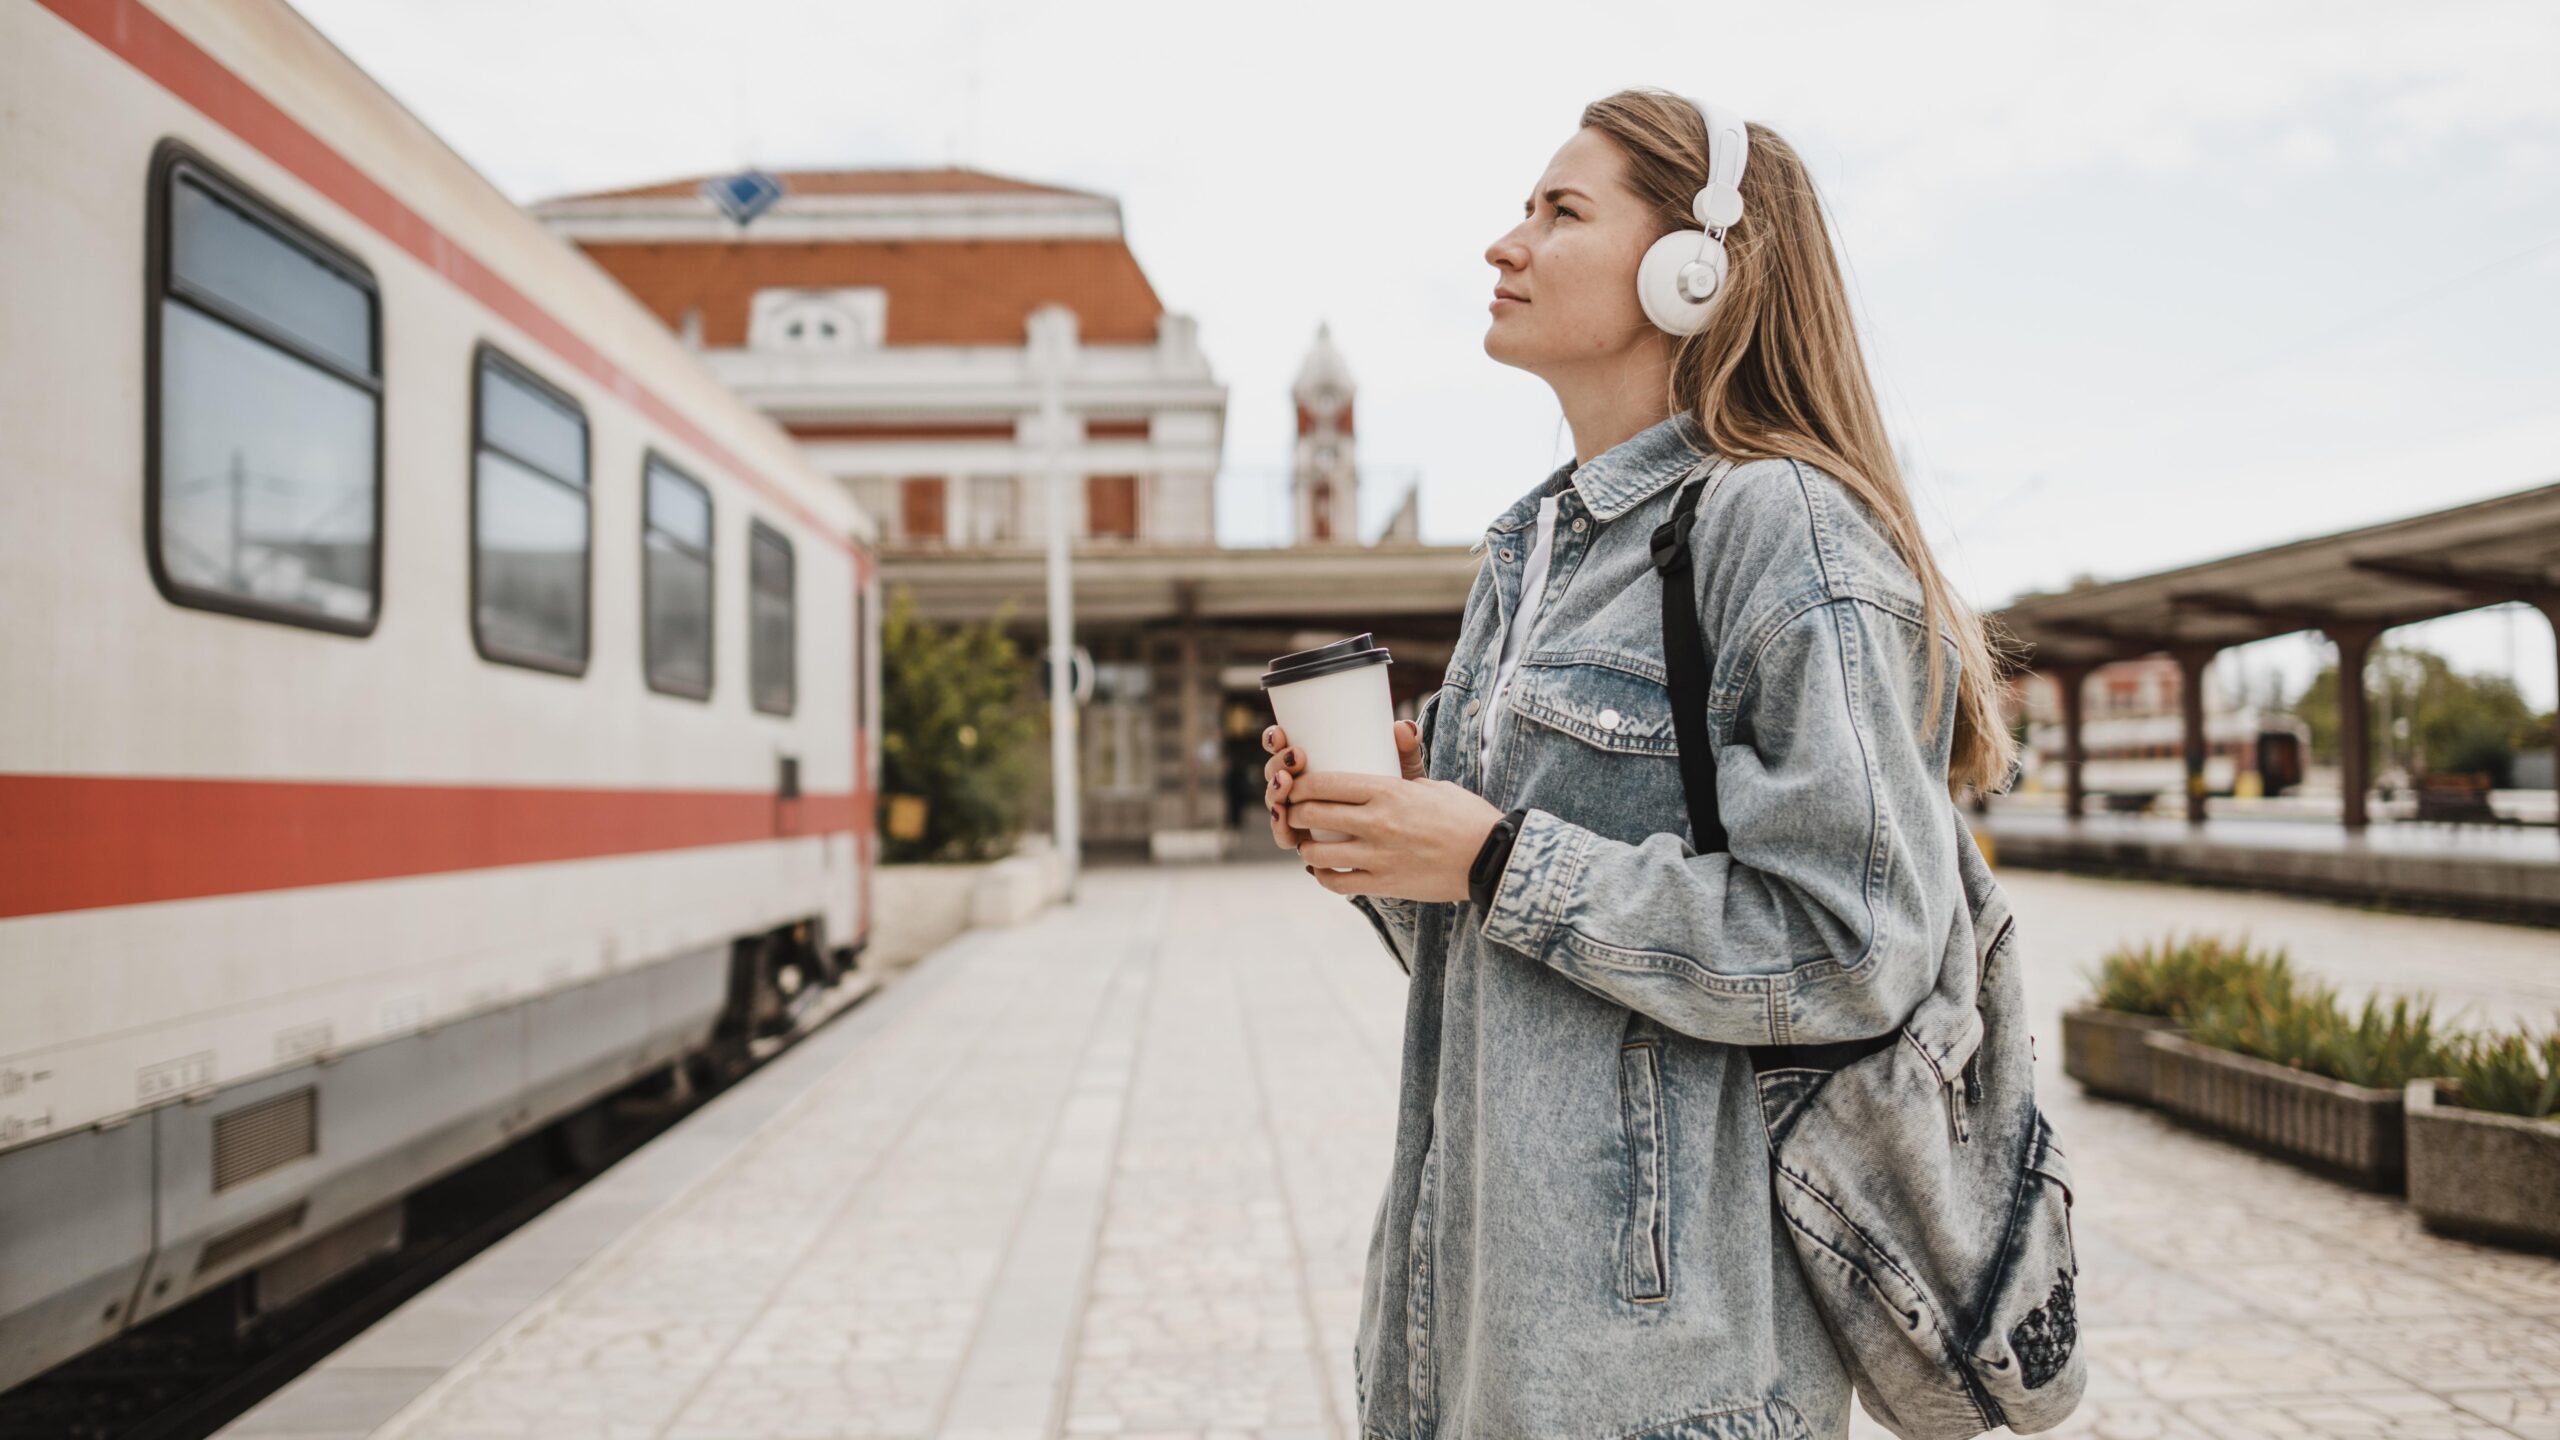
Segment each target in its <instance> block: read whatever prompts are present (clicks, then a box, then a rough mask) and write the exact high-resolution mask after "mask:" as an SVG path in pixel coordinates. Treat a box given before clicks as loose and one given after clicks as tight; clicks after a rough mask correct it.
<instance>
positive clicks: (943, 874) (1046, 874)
mask: <svg viewBox="0 0 2560 1440" xmlns="http://www.w3.org/2000/svg"><path fill="white" fill-rule="evenodd" d="M1065 888H1066V867H1065V864H1064V862H1063V861H1062V860H1061V859H1060V858H1059V855H1058V853H1057V850H1056V848H1055V847H1054V846H1052V845H1051V844H1050V843H1049V839H1048V837H1047V836H1045V835H1026V836H1024V837H1022V839H1021V841H1020V842H1019V844H1018V846H1017V848H1016V850H1015V852H1014V853H1013V854H1011V855H1007V856H1005V857H1004V858H1003V859H1001V860H982V861H978V862H975V863H972V864H948V863H933V864H908V865H883V866H881V867H880V868H879V870H878V871H877V872H875V874H874V876H873V882H872V904H873V907H874V909H875V911H876V914H875V915H874V917H873V919H872V931H871V948H870V950H869V951H867V952H866V953H865V955H864V957H863V963H865V964H866V965H882V966H887V967H890V968H893V969H894V968H897V967H901V966H904V965H907V964H909V963H912V962H913V961H915V960H918V959H921V958H922V957H923V956H924V955H926V954H927V953H928V952H930V951H933V950H936V949H939V948H941V947H942V946H943V945H946V944H948V943H950V942H951V941H952V940H953V939H955V938H956V937H958V936H959V935H960V933H961V932H962V931H965V930H975V929H987V928H998V927H1003V926H1010V925H1019V924H1021V923H1022V922H1023V921H1024V920H1027V919H1029V918H1030V917H1031V916H1033V915H1036V914H1038V913H1040V911H1042V910H1043V909H1045V908H1047V907H1048V905H1049V904H1050V903H1051V902H1052V901H1054V900H1056V899H1057V898H1058V897H1059V895H1060V894H1061V893H1063V892H1064V890H1065Z"/></svg>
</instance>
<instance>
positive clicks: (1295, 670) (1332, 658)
mask: <svg viewBox="0 0 2560 1440" xmlns="http://www.w3.org/2000/svg"><path fill="white" fill-rule="evenodd" d="M1375 633H1376V632H1374V631H1369V630H1363V631H1361V632H1360V633H1359V634H1357V635H1354V636H1352V637H1350V638H1349V639H1347V640H1336V641H1334V642H1333V643H1332V644H1330V645H1319V646H1317V647H1316V648H1314V649H1313V650H1299V651H1294V652H1292V653H1290V654H1287V655H1283V656H1281V657H1280V658H1279V659H1277V660H1274V661H1272V662H1271V663H1270V664H1269V665H1267V666H1265V667H1263V671H1262V688H1263V689H1265V690H1268V689H1271V688H1272V687H1273V686H1275V685H1290V684H1295V683H1296V682H1298V681H1300V680H1313V679H1314V678H1316V677H1317V676H1319V675H1330V674H1332V673H1334V672H1335V671H1337V670H1356V669H1358V668H1360V667H1361V666H1363V665H1391V664H1394V663H1395V662H1394V661H1393V660H1392V659H1390V658H1389V657H1388V655H1387V647H1386V646H1384V645H1380V644H1377V643H1375V642H1374V641H1372V640H1371V639H1370V636H1372V635H1373V634H1375Z"/></svg>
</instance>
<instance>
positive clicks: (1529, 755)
mask: <svg viewBox="0 0 2560 1440" xmlns="http://www.w3.org/2000/svg"><path fill="white" fill-rule="evenodd" d="M1647 663H1649V662H1643V661H1639V660H1636V659H1634V658H1632V657H1630V658H1626V659H1620V660H1612V661H1600V660H1583V659H1574V660H1554V659H1544V660H1542V659H1527V660H1523V661H1522V662H1521V664H1520V668H1519V669H1518V670H1516V671H1514V672H1513V673H1512V676H1511V680H1510V683H1509V684H1508V685H1507V686H1506V687H1505V688H1504V690H1503V695H1502V708H1503V710H1504V712H1505V714H1504V716H1503V726H1502V730H1501V733H1500V734H1499V736H1498V738H1496V740H1495V741H1494V746H1493V751H1494V761H1493V763H1494V769H1495V770H1496V772H1498V773H1497V776H1496V777H1495V778H1496V781H1497V784H1498V786H1499V788H1500V790H1501V793H1507V794H1509V795H1511V796H1513V797H1515V798H1514V799H1513V801H1512V803H1513V804H1519V805H1535V806H1538V807H1539V808H1541V809H1545V810H1551V811H1554V812H1555V813H1556V814H1558V815H1561V816H1563V817H1565V818H1566V819H1568V820H1571V821H1573V822H1574V823H1575V824H1577V825H1581V826H1584V827H1586V828H1588V829H1590V830H1593V831H1596V832H1598V833H1600V834H1602V835H1606V836H1608V837H1609V838H1610V839H1613V840H1623V841H1625V842H1627V843H1629V844H1636V843H1639V842H1641V841H1642V840H1643V839H1644V838H1645V837H1646V836H1647V835H1651V834H1653V833H1655V832H1657V831H1664V830H1667V831H1670V832H1671V833H1673V834H1675V835H1681V836H1687V835H1688V833H1689V820H1688V815H1689V809H1688V799H1687V792H1686V791H1684V790H1683V789H1682V788H1681V784H1680V739H1679V735H1678V733H1677V732H1676V731H1675V730H1674V729H1673V726H1672V722H1671V691H1670V687H1669V686H1668V685H1666V684H1665V683H1664V682H1663V681H1662V680H1660V679H1657V678H1655V677H1653V676H1652V675H1650V674H1647V673H1642V671H1641V670H1640V669H1639V668H1638V667H1640V666H1642V665H1645V664H1647Z"/></svg>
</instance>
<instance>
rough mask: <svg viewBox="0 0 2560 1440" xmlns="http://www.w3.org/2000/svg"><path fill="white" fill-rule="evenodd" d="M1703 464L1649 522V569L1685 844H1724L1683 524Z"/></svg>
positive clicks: (1702, 645) (1694, 502)
mask: <svg viewBox="0 0 2560 1440" xmlns="http://www.w3.org/2000/svg"><path fill="white" fill-rule="evenodd" d="M1714 473H1715V467H1713V466H1709V467H1708V468H1707V470H1706V471H1705V472H1703V473H1701V474H1698V475H1693V476H1691V477H1690V478H1689V479H1687V480H1685V481H1682V482H1681V485H1680V495H1679V498H1678V499H1676V500H1674V501H1673V502H1672V505H1671V518H1670V519H1668V520H1665V521H1663V522H1662V523H1661V524H1659V525H1656V526H1654V527H1653V568H1654V569H1655V570H1656V571H1658V572H1659V573H1660V574H1661V576H1662V657H1663V664H1664V666H1665V667H1666V668H1667V669H1668V670H1669V672H1670V675H1671V729H1672V733H1673V734H1674V735H1675V736H1676V737H1677V738H1678V740H1679V743H1680V783H1681V785H1682V786H1683V787H1685V788H1686V789H1687V790H1688V792H1689V835H1690V848H1691V849H1693V850H1695V851H1697V852H1698V853H1699V854H1701V855H1706V854H1710V853H1712V852H1714V851H1718V850H1722V849H1723V848H1725V834H1724V820H1723V818H1722V816H1720V815H1719V814H1718V813H1717V810H1716V752H1715V747H1714V746H1713V745H1712V744H1710V743H1709V741H1708V739H1707V647H1706V641H1705V640H1703V639H1702V638H1700V636H1699V634H1698V595H1697V589H1696V582H1694V581H1692V580H1691V579H1690V578H1689V576H1690V565H1689V525H1690V522H1691V521H1692V520H1694V519H1696V518H1697V511H1698V495H1699V492H1700V490H1701V489H1702V488H1703V487H1704V485H1705V483H1706V479H1707V476H1709V475H1712V474H1714Z"/></svg>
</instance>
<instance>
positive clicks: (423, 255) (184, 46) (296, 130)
mask: <svg viewBox="0 0 2560 1440" xmlns="http://www.w3.org/2000/svg"><path fill="white" fill-rule="evenodd" d="M42 3H43V4H44V7H45V8H46V9H48V10H51V11H52V12H53V13H54V14H56V15H59V16H61V17H62V19H63V20H64V21H66V22H68V23H69V24H70V25H71V26H72V27H73V28H75V29H77V30H79V31H80V33H82V34H84V35H86V36H88V37H89V38H90V39H92V40H94V41H96V42H97V43H98V44H99V45H101V46H103V47H104V48H105V49H106V50H107V51H108V52H109V53H110V54H113V55H115V56H116V57H117V58H119V59H121V60H123V61H124V62H125V63H126V64H128V65H131V66H132V67H133V68H134V69H136V70H138V71H140V72H142V74H143V76H144V78H146V79H148V80H150V81H151V82H152V83H154V84H156V85H158V86H159V87H160V88H161V89H163V90H166V91H168V92H169V93H170V94H171V95H174V96H176V97H177V98H178V99H180V100H182V101H184V102H186V103H187V104H188V105H191V106H193V107H194V108H195V109H197V110H198V111H200V112H202V113H203V115H204V116H205V118H206V119H208V120H211V121H213V122H214V123H215V124H217V125H220V126H221V127H222V128H224V129H225V130H228V131H230V132H231V133H232V134H234V135H236V136H238V137H239V138H240V139H241V140H242V141H243V142H244V143H246V144H248V145H249V146H251V147H252V148H254V149H256V150H257V151H259V152H260V153H261V154H263V155H265V156H266V157H267V158H268V159H269V160H272V161H274V162H275V163H276V164H277V165H280V166H282V167H283V168H284V169H286V170H289V171H291V172H292V173H293V174H294V175H295V176H297V177H299V178H300V179H301V180H302V182H303V183H304V184H306V185H309V186H310V187H311V188H312V189H314V190H317V191H319V192H320V193H321V194H323V195H326V196H328V197H329V199H330V201H331V202H332V203H334V204H336V205H337V206H338V207H339V208H341V209H343V210H345V211H346V212H347V213H348V214H350V215H353V216H355V217H356V219H358V220H360V221H362V222H363V223H364V224H365V226H366V227H367V228H369V229H371V230H372V231H373V232H374V233H375V234H377V235H380V236H381V237H382V238H383V239H385V240H388V241H390V242H391V243H392V244H394V245H397V246H399V247H400V248H401V249H403V250H406V251H408V252H409V254H410V255H412V256H413V257H415V258H416V259H417V260H418V261H419V262H420V263H421V264H423V265H425V266H426V267H427V268H428V269H430V270H433V271H434V272H436V273H437V274H439V275H442V276H443V277H444V278H445V279H446V280H448V281H450V282H451V283H452V284H453V286H454V288H456V289H458V290H460V291H462V293H464V294H465V295H468V296H470V297H471V298H472V299H474V300H477V301H479V302H480V303H481V304H482V305H485V306H487V307H488V308H489V309H490V310H491V311H493V312H495V313H496V314H497V315H498V316H499V317H500V318H502V319H504V320H506V321H507V322H508V323H510V324H512V325H514V326H515V327H516V328H518V329H520V330H522V331H524V332H525V333H526V334H527V335H530V336H532V337H533V338H534V339H535V340H536V341H537V342H539V343H540V344H541V345H542V346H543V347H544V348H546V349H548V350H550V351H551V353H553V354H554V355H557V356H559V357H560V358H561V359H562V360H563V361H566V362H567V363H568V364H570V365H572V366H575V367H576V368H577V369H579V370H581V371H584V372H585V373H586V375H587V377H588V378H589V379H592V380H594V381H595V382H596V383H598V384H600V385H602V386H604V387H605V388H606V389H607V390H610V391H612V392H613V393H614V394H616V395H618V396H621V397H622V398H623V399H625V400H627V401H629V402H630V403H631V404H633V405H634V406H636V407H638V409H639V410H640V412H641V413H642V414H644V415H646V416H648V417H649V418H650V419H651V420H653V421H655V422H656V423H657V424H658V425H660V426H661V427H663V428H664V429H666V430H668V431H669V432H671V433H673V434H674V435H675V436H677V437H678V438H679V439H681V440H683V441H684V442H685V443H686V444H688V445H691V446H692V447H693V448H694V449H696V450H699V451H701V452H702V453H703V454H704V455H705V456H708V457H709V458H710V459H711V461H712V462H713V463H714V464H717V465H719V466H720V467H721V468H722V469H724V470H727V471H728V472H729V473H730V474H731V475H734V476H736V477H737V478H738V479H739V480H740V481H742V482H744V483H745V484H747V485H748V486H750V487H752V488H753V489H755V490H756V491H758V492H759V493H761V494H762V495H764V497H765V498H766V499H768V500H771V501H772V502H773V503H775V504H776V505H779V506H781V507H782V508H783V509H785V510H787V511H789V512H790V513H791V514H792V515H793V516H794V517H795V518H797V519H798V520H799V521H800V523H801V524H803V525H806V526H808V527H809V528H810V529H811V530H812V531H814V532H815V533H817V534H818V535H819V536H821V537H822V538H824V539H825V540H826V541H827V542H828V543H829V544H832V545H834V546H835V547H836V548H838V549H840V550H851V549H852V548H853V544H852V541H851V540H850V538H848V537H847V536H845V535H844V534H842V533H840V532H838V531H837V530H835V529H834V528H832V527H831V526H829V525H828V524H827V523H826V522H825V521H823V520H821V519H819V518H818V517H817V516H816V515H814V514H811V513H810V512H809V510H808V509H807V507H805V506H803V505H802V504H801V503H800V501H799V500H798V499H797V498H795V497H794V496H793V495H791V493H790V492H788V491H786V490H784V489H782V488H781V487H780V486H778V485H776V484H774V483H773V482H772V481H770V480H767V479H765V478H764V477H763V476H762V475H760V474H758V473H757V472H756V471H755V470H754V469H752V468H751V467H749V466H748V465H747V464H746V463H745V462H744V461H742V460H740V459H739V458H738V457H737V456H736V455H734V454H732V453H731V452H730V450H729V449H728V447H727V446H725V445H722V444H721V443H720V442H719V441H717V440H714V439H712V438H711V437H710V436H709V435H708V434H706V433H704V432H703V431H702V430H701V428H700V427H698V426H696V425H695V424H694V423H693V422H692V421H691V420H690V419H688V418H686V417H685V415H684V414H683V412H681V411H679V410H677V409H676V408H675V407H674V406H672V405H670V404H668V403H667V402H666V401H664V400H661V399H659V398H658V396H657V394H656V392H654V391H651V390H649V389H647V388H646V387H644V386H642V385H641V384H640V382H639V381H637V380H634V379H632V378H631V376H630V375H629V374H628V373H626V372H625V371H624V370H623V369H622V367H620V366H618V365H616V364H614V363H613V362H612V361H611V360H609V359H607V358H605V355H604V353H603V352H602V351H599V350H597V349H596V348H595V347H594V346H592V345H590V344H588V343H587V342H586V341H585V340H584V339H583V338H581V337H580V336H579V335H578V333H577V332H576V331H574V330H571V329H570V328H569V327H568V326H567V325H565V324H562V323H561V322H560V321H559V320H558V319H556V318H554V317H553V316H552V314H551V313H550V312H549V311H547V310H544V309H543V308H542V307H541V306H539V305H536V304H535V303H534V302H533V301H532V300H531V299H530V298H528V297H527V296H526V295H525V294H524V292H523V291H521V290H518V289H516V288H515V287H514V286H513V285H510V284H508V283H507V282H506V281H505V280H503V279H501V278H499V276H498V274H497V272H495V271H493V270H491V269H490V268H489V267H488V266H486V265H483V264H482V263H480V261H479V259H478V258H477V257H475V256H473V255H472V254H471V252H470V251H468V250H465V249H463V248H462V247H461V246H460V245H457V244H455V243H454V242H453V241H452V239H450V238H449V237H447V236H446V235H445V234H444V232H443V231H441V230H438V229H436V227H435V226H433V225H431V224H429V223H428V222H427V220H426V217H424V216H422V215H420V214H419V213H418V212H417V211H415V210H412V209H410V208H409V207H408V206H406V205H403V204H401V203H400V201H399V199H398V198H397V197H395V196H394V195H392V193H391V192H390V191H388V190H385V189H384V188H382V186H381V185H379V184H378V183H376V182H375V181H374V179H373V177H371V176H369V175H367V174H365V173H364V172H363V171H362V170H359V169H357V168H356V166H355V163H354V162H353V161H351V160H349V159H347V157H345V156H344V155H341V154H339V153H338V152H337V151H336V150H334V149H332V148H330V146H329V144H328V142H326V141H324V140H322V139H321V138H320V137H319V136H317V135H314V134H312V133H311V132H310V131H309V130H306V129H304V128H303V127H302V126H301V125H300V124H299V123H297V122H296V121H295V120H294V118H293V117H292V116H290V115H287V114H286V113H285V112H284V111H283V110H282V109H281V108H279V107H278V106H277V105H276V104H275V102H274V101H272V100H269V99H268V98H267V97H266V96H264V95H261V94H259V93H258V92H257V90H256V89H254V88H253V87H251V86H250V84H249V82H247V81H245V80H243V79H241V78H240V77H239V76H237V75H234V74H232V73H231V71H230V70H228V69H226V68H225V67H224V66H223V64H222V62H221V61H219V60H216V59H214V58H213V57H212V56H211V55H208V54H206V53H205V52H204V51H203V50H201V49H199V48H197V46H196V44H195V42H194V41H192V40H189V39H188V38H187V37H186V36H185V35H183V34H181V33H179V31H178V29H177V28H176V27H175V26H173V25H171V24H170V23H169V22H168V21H166V20H163V19H161V18H160V17H159V16H157V15H154V14H152V13H151V11H150V10H149V9H147V8H145V7H144V6H143V5H141V4H139V3H137V0H42Z"/></svg>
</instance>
